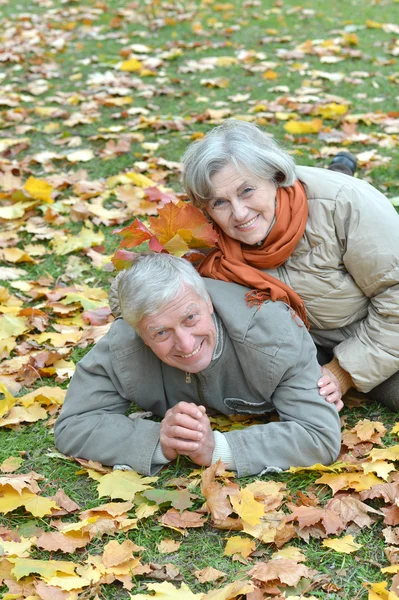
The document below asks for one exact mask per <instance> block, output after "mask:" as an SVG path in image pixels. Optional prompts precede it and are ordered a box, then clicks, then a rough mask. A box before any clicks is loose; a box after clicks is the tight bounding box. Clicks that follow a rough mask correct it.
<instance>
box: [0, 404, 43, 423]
mask: <svg viewBox="0 0 399 600" xmlns="http://www.w3.org/2000/svg"><path fill="white" fill-rule="evenodd" d="M47 417H48V414H47V413H46V411H45V410H44V408H42V407H41V406H40V404H37V403H35V404H32V405H31V406H29V407H28V408H25V407H23V406H13V407H12V409H11V410H10V412H9V413H8V415H7V416H6V417H3V418H2V419H0V427H9V426H10V425H17V424H19V423H35V422H36V421H40V420H41V419H47Z"/></svg>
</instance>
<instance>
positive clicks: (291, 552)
mask: <svg viewBox="0 0 399 600" xmlns="http://www.w3.org/2000/svg"><path fill="white" fill-rule="evenodd" d="M271 557H272V559H273V558H288V559H289V560H294V561H295V562H304V561H306V556H305V555H304V554H302V552H301V551H300V550H299V548H296V547H295V546H284V548H281V550H278V551H277V552H274V553H273V554H272V556H271Z"/></svg>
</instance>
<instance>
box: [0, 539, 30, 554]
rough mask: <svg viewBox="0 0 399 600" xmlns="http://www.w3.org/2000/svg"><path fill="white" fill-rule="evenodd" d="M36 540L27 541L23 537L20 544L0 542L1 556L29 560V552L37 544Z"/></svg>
mask: <svg viewBox="0 0 399 600" xmlns="http://www.w3.org/2000/svg"><path fill="white" fill-rule="evenodd" d="M35 540H36V538H32V539H26V538H24V537H21V541H20V542H7V541H4V540H0V556H19V557H20V558H27V557H28V556H29V550H30V549H31V548H32V546H33V545H34V543H35Z"/></svg>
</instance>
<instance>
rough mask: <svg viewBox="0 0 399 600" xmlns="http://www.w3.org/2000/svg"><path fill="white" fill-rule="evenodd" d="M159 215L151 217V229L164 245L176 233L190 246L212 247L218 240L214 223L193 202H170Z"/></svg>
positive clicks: (161, 209) (160, 210)
mask: <svg viewBox="0 0 399 600" xmlns="http://www.w3.org/2000/svg"><path fill="white" fill-rule="evenodd" d="M158 215H159V216H158V217H149V223H150V229H151V231H152V232H153V233H154V234H155V235H156V236H157V238H158V240H159V242H160V244H162V245H165V244H166V243H167V242H169V241H170V240H171V239H172V238H173V237H175V235H179V236H180V237H181V238H182V239H183V240H184V242H185V243H186V244H187V246H188V247H189V248H210V247H212V246H213V245H214V244H215V242H216V240H217V234H216V232H215V231H214V229H213V228H212V225H211V224H210V223H209V222H208V221H207V220H206V218H205V217H204V215H203V214H202V212H201V211H200V210H198V208H195V206H193V205H192V204H188V203H185V202H179V203H178V204H172V203H171V202H170V203H169V204H165V206H163V207H162V208H160V209H159V211H158Z"/></svg>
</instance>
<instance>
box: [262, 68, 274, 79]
mask: <svg viewBox="0 0 399 600" xmlns="http://www.w3.org/2000/svg"><path fill="white" fill-rule="evenodd" d="M262 77H263V79H277V77H278V74H277V73H276V71H272V69H267V71H265V72H264V73H263V75H262Z"/></svg>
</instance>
